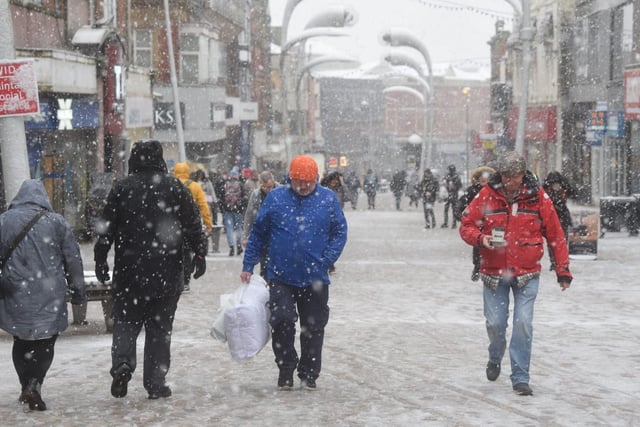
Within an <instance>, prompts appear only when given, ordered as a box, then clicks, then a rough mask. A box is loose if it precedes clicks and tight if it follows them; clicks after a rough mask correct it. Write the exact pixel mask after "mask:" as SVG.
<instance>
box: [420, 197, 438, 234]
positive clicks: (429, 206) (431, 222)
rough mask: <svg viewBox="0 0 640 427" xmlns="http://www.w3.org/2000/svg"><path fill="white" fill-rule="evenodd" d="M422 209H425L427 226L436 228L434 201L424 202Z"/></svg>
mask: <svg viewBox="0 0 640 427" xmlns="http://www.w3.org/2000/svg"><path fill="white" fill-rule="evenodd" d="M422 209H423V210H424V221H425V223H426V226H427V227H430V228H435V226H436V215H435V214H434V213H433V203H428V202H425V201H423V202H422Z"/></svg>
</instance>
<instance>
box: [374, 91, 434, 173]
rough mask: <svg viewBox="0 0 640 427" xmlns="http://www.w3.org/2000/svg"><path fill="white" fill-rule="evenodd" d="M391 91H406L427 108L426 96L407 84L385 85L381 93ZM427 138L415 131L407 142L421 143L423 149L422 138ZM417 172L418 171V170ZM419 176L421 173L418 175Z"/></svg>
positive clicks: (423, 168)
mask: <svg viewBox="0 0 640 427" xmlns="http://www.w3.org/2000/svg"><path fill="white" fill-rule="evenodd" d="M393 92H397V93H408V94H409V95H413V96H415V97H416V98H418V100H419V101H420V103H421V104H423V105H424V107H425V108H427V104H426V102H427V98H425V96H424V95H423V94H421V93H420V92H419V91H417V90H415V89H414V88H412V87H409V86H389V87H386V88H384V89H383V90H382V93H383V94H387V93H393ZM425 130H426V127H425ZM426 138H427V135H426V133H425V134H424V135H423V137H422V138H420V137H419V136H418V135H416V134H415V133H414V134H412V135H411V136H409V138H408V140H407V142H409V143H410V144H412V145H417V144H420V145H421V149H422V150H424V148H425V145H424V140H425V139H426ZM420 169H421V170H422V172H424V171H425V169H426V166H425V167H422V165H421V166H420ZM418 173H419V172H418ZM418 176H421V175H418Z"/></svg>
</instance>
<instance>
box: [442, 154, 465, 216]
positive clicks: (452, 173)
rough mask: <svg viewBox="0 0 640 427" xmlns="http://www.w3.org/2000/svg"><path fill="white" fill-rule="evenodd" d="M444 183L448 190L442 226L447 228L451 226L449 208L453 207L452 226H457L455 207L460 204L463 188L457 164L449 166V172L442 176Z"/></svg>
mask: <svg viewBox="0 0 640 427" xmlns="http://www.w3.org/2000/svg"><path fill="white" fill-rule="evenodd" d="M442 184H443V185H444V189H445V190H446V191H447V198H446V199H445V201H444V218H443V222H442V225H441V227H442V228H447V227H448V226H449V225H448V224H449V209H451V216H452V217H453V224H452V225H451V228H456V226H457V224H456V218H455V209H456V206H457V204H458V191H460V189H461V188H462V181H461V180H460V175H458V172H456V166H455V165H449V166H448V167H447V174H446V175H445V176H444V178H442Z"/></svg>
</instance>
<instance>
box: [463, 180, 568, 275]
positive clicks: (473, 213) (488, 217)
mask: <svg viewBox="0 0 640 427" xmlns="http://www.w3.org/2000/svg"><path fill="white" fill-rule="evenodd" d="M461 222H462V225H461V227H460V236H461V237H462V239H463V240H464V241H465V242H467V243H468V244H470V245H472V246H477V247H479V248H480V257H481V263H480V272H481V273H484V274H489V275H500V276H502V275H503V273H505V272H510V275H514V276H520V275H523V274H527V273H535V272H539V271H540V270H541V266H540V259H541V258H542V255H543V254H544V247H543V244H544V242H543V238H545V239H546V240H547V247H548V248H549V250H551V251H553V252H554V255H555V260H556V275H557V276H558V282H569V283H570V282H571V279H572V276H571V273H570V272H569V251H568V249H567V243H566V241H565V237H564V231H563V230H562V227H561V226H560V221H559V220H558V215H556V211H555V209H554V207H553V202H552V201H551V198H550V197H549V196H548V195H547V194H546V193H545V192H544V190H543V189H542V188H540V185H539V184H538V181H537V180H536V178H535V177H534V176H533V174H531V173H530V172H527V173H526V174H525V176H524V179H523V180H522V188H521V191H520V194H519V195H518V196H517V197H516V199H515V201H514V203H513V204H512V205H509V203H508V202H507V199H506V197H505V196H504V194H503V193H502V182H501V177H500V174H499V173H496V174H494V175H493V176H492V177H491V181H490V182H489V184H488V185H485V186H484V187H483V188H482V190H480V192H479V193H478V195H477V196H476V197H475V198H474V199H473V200H472V201H471V203H470V204H469V206H468V207H467V208H466V209H465V211H464V212H463V214H462V221H461ZM493 227H503V228H504V229H505V237H504V238H505V241H506V243H507V244H506V245H505V246H504V247H501V248H493V249H487V248H485V247H484V246H482V236H483V235H491V230H492V229H493Z"/></svg>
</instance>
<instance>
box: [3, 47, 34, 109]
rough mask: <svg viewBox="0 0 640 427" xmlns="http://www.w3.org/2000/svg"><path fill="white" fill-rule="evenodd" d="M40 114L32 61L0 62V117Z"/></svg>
mask: <svg viewBox="0 0 640 427" xmlns="http://www.w3.org/2000/svg"><path fill="white" fill-rule="evenodd" d="M39 112H40V103H39V102H38V82H37V81H36V70H35V68H34V64H33V60H30V59H21V60H11V61H0V117H8V116H22V115H27V114H37V113H39Z"/></svg>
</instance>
